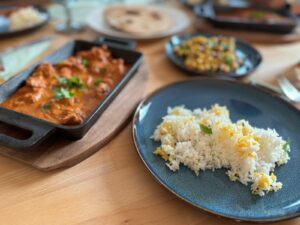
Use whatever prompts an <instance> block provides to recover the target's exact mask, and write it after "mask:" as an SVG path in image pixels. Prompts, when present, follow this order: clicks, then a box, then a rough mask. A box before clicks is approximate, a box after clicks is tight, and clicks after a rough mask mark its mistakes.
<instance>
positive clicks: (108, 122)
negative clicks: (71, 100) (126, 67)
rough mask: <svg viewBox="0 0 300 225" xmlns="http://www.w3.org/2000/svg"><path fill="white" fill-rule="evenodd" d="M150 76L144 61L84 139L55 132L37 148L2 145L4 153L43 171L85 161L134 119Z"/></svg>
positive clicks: (1, 151) (0, 152) (1, 148)
mask: <svg viewBox="0 0 300 225" xmlns="http://www.w3.org/2000/svg"><path fill="white" fill-rule="evenodd" d="M147 77H148V71H147V68H146V65H145V63H144V64H142V65H141V66H140V68H139V70H138V71H137V73H136V74H135V75H134V76H133V77H132V78H131V79H130V80H129V82H128V83H127V84H126V86H125V87H124V88H123V89H122V91H121V92H120V93H119V94H118V95H117V97H116V98H115V99H114V101H113V102H112V103H111V104H110V105H109V106H108V108H107V109H106V110H105V111H104V112H103V113H102V115H101V116H100V118H99V119H98V120H97V122H96V123H95V124H94V125H93V127H92V128H91V129H90V130H89V131H88V133H87V134H86V135H85V136H84V137H83V138H82V139H80V140H78V141H71V140H66V139H65V138H63V137H62V138H61V137H60V136H59V135H53V137H50V138H49V140H46V141H44V142H43V143H42V144H41V145H40V146H39V147H38V148H36V149H29V150H15V149H11V148H7V147H4V146H0V154H2V155H5V156H7V157H10V158H12V159H15V160H18V161H21V162H23V163H26V164H28V165H31V166H33V167H35V168H37V169H39V170H53V169H57V168H61V167H67V166H73V165H75V164H76V163H79V162H81V161H82V160H84V159H86V158H87V157H89V156H90V155H92V154H93V153H95V152H96V151H98V150H99V149H101V148H102V147H103V146H104V145H105V144H106V143H107V142H109V141H110V140H111V139H112V138H113V137H114V136H115V135H116V134H117V133H118V132H119V131H120V130H121V128H123V127H124V125H126V123H127V122H128V121H129V120H130V119H131V117H132V113H133V111H134V109H135V108H136V106H137V104H138V103H139V101H140V100H141V99H142V97H143V94H144V92H145V86H146V83H147ZM2 132H4V131H3V130H2Z"/></svg>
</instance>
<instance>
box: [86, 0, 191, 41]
mask: <svg viewBox="0 0 300 225" xmlns="http://www.w3.org/2000/svg"><path fill="white" fill-rule="evenodd" d="M108 7H109V6H108ZM145 7H149V8H152V9H154V10H159V11H163V13H164V14H165V15H167V16H169V17H170V19H171V20H172V22H173V25H172V26H171V27H170V29H167V30H165V31H164V32H159V33H156V34H151V35H137V34H130V33H125V32H121V31H118V30H115V29H114V28H112V27H110V26H109V25H108V24H107V23H106V22H105V21H104V18H103V12H104V10H105V9H106V8H105V7H104V8H98V9H96V10H94V11H92V12H91V13H90V15H89V16H88V17H87V25H88V26H89V27H90V28H92V29H93V30H95V31H97V32H99V33H102V34H104V35H107V36H111V37H117V38H128V39H136V40H148V39H156V38H162V37H166V36H169V35H173V34H176V33H178V32H180V31H183V30H184V29H186V28H187V27H188V26H189V25H190V19H189V18H188V16H187V15H186V14H185V13H184V12H182V11H181V10H179V9H176V8H174V7H170V6H162V5H159V6H156V5H151V6H145Z"/></svg>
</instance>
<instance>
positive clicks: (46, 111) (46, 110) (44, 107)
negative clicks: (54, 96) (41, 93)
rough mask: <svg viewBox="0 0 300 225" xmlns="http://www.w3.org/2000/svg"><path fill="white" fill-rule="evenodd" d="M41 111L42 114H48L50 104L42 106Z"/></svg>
mask: <svg viewBox="0 0 300 225" xmlns="http://www.w3.org/2000/svg"><path fill="white" fill-rule="evenodd" d="M41 109H42V112H43V113H48V111H49V110H50V109H51V103H46V104H44V105H43V106H42V108H41Z"/></svg>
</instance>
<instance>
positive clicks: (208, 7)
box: [194, 1, 297, 34]
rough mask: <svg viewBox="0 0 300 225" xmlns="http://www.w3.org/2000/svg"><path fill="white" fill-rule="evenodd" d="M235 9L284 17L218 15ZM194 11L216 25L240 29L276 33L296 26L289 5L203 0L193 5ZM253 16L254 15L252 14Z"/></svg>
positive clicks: (295, 20)
mask: <svg viewBox="0 0 300 225" xmlns="http://www.w3.org/2000/svg"><path fill="white" fill-rule="evenodd" d="M237 10H252V11H253V13H256V16H261V15H263V12H265V13H267V12H269V13H273V14H275V15H278V16H281V17H282V18H284V19H285V21H284V22H267V21H259V20H255V19H254V20H250V19H239V18H238V17H227V18H225V17H224V16H223V17H222V16H219V15H220V14H221V13H228V14H230V13H234V12H236V11H237ZM194 13H195V14H196V16H197V17H199V18H203V19H205V20H206V21H208V22H210V23H211V24H213V25H214V26H216V27H221V28H233V29H242V30H252V31H262V32H271V33H278V34H286V33H291V32H292V31H293V30H294V29H295V27H296V26H297V19H296V16H295V15H293V14H292V13H291V12H290V10H289V7H283V8H278V9H273V8H267V7H254V6H251V5H250V6H248V7H242V8H241V7H232V6H220V5H215V4H214V3H213V1H205V2H204V3H203V4H200V5H197V6H196V7H194ZM254 16H255V15H254Z"/></svg>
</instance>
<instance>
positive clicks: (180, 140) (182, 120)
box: [152, 104, 290, 196]
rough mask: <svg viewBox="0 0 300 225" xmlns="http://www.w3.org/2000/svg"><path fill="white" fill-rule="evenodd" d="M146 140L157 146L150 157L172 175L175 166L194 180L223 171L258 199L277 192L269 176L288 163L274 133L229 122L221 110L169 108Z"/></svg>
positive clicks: (286, 148) (283, 144)
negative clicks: (161, 160) (154, 156)
mask: <svg viewBox="0 0 300 225" xmlns="http://www.w3.org/2000/svg"><path fill="white" fill-rule="evenodd" d="M152 138H154V140H156V141H160V142H161V146H160V147H158V148H157V149H156V150H155V152H154V153H155V154H157V155H160V156H161V157H162V158H164V159H165V160H166V161H167V163H166V165H167V166H168V167H169V168H170V170H172V171H177V170H179V168H180V165H181V164H183V165H185V166H187V167H188V168H190V169H191V170H192V171H194V172H195V174H196V175H198V174H199V172H200V170H203V171H204V170H206V169H210V170H215V169H218V168H222V167H223V168H227V169H228V170H227V175H228V177H229V179H230V180H232V181H240V182H241V183H242V184H244V185H247V184H248V183H250V184H251V190H252V193H253V194H258V195H260V196H263V195H265V193H266V192H270V191H277V190H279V189H281V187H282V183H281V182H277V178H276V176H275V175H274V173H273V171H274V168H275V166H276V165H278V166H279V165H282V164H285V163H287V161H288V160H289V155H288V152H289V151H290V148H289V144H288V143H287V142H286V141H284V140H283V139H282V137H280V136H279V135H278V133H277V132H276V131H275V130H274V129H269V128H268V129H266V130H265V129H260V128H256V127H252V126H251V125H250V124H249V122H248V121H246V120H239V121H237V122H236V123H233V122H231V120H230V118H229V112H228V110H227V108H226V107H221V106H219V105H217V104H216V105H213V106H212V107H211V109H209V110H206V109H195V110H194V111H191V110H189V109H186V108H184V107H183V106H177V107H174V108H169V109H168V114H167V115H166V116H165V117H163V122H162V123H161V124H160V125H158V126H157V128H156V130H155V131H154V134H153V137H152Z"/></svg>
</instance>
